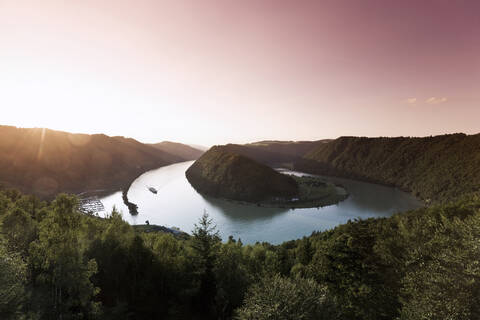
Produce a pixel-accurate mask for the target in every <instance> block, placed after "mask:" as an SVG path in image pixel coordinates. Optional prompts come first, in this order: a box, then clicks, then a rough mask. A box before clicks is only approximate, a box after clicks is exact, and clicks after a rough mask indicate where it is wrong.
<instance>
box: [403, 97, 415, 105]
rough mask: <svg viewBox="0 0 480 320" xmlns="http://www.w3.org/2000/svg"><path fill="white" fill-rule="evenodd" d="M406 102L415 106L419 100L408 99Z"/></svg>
mask: <svg viewBox="0 0 480 320" xmlns="http://www.w3.org/2000/svg"><path fill="white" fill-rule="evenodd" d="M405 102H406V103H408V104H415V102H417V98H408V99H406V100H405Z"/></svg>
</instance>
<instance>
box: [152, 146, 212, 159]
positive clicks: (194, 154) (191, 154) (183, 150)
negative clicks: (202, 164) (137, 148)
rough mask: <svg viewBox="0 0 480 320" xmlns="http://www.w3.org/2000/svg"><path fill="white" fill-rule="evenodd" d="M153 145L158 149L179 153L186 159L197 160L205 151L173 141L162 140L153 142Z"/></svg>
mask: <svg viewBox="0 0 480 320" xmlns="http://www.w3.org/2000/svg"><path fill="white" fill-rule="evenodd" d="M151 146H152V147H154V148H156V149H158V150H162V151H165V152H168V153H170V154H174V155H177V156H179V157H181V158H183V159H184V160H185V161H188V160H196V159H198V158H200V156H201V155H202V154H203V153H204V151H202V150H199V149H196V148H193V147H191V146H189V145H186V144H183V143H178V142H171V141H162V142H160V143H155V144H151Z"/></svg>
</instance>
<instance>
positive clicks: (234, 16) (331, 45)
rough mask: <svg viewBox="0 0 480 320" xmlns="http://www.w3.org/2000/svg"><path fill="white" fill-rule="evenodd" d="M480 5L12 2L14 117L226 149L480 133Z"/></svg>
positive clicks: (0, 70)
mask: <svg viewBox="0 0 480 320" xmlns="http://www.w3.org/2000/svg"><path fill="white" fill-rule="evenodd" d="M479 15H480V1H475V0H471V1H462V0H456V1H451V0H450V1H449V0H420V1H418V0H415V1H413V0H412V1H409V0H407V1H405V0H403V1H394V0H376V1H373V0H362V1H358V0H351V1H346V0H332V1H321V0H317V1H281V0H269V1H261V0H256V1H253V0H251V1H250V0H244V1H233V0H218V1H208V0H202V1H198V0H191V1H182V0H172V1H160V0H158V1H153V0H152V1H142V0H136V1H133V0H132V1H122V0H115V1H90V0H83V1H73V0H72V1H52V0H42V1H34V0H32V1H22V0H11V1H10V0H0V107H1V110H2V117H1V120H0V124H10V125H16V126H22V127H49V128H53V129H60V130H67V131H74V132H86V133H97V132H103V133H106V134H109V135H125V136H131V137H134V138H136V139H139V140H140V141H145V142H154V141H160V140H175V141H181V142H186V143H196V144H203V145H212V144H219V143H226V142H240V143H241V142H249V141H255V140H262V139H283V140H313V139H322V138H335V137H338V136H341V135H366V136H397V135H410V136H418V135H420V136H423V135H431V134H442V133H451V132H466V133H477V132H480V124H479V123H480V121H479V119H480V19H479Z"/></svg>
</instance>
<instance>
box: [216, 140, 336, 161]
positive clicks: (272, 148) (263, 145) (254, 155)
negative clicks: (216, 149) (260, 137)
mask: <svg viewBox="0 0 480 320" xmlns="http://www.w3.org/2000/svg"><path fill="white" fill-rule="evenodd" d="M329 141H331V140H318V141H259V142H254V143H248V144H243V145H242V144H227V145H225V146H224V147H225V148H226V150H229V151H231V152H234V153H238V154H241V155H244V156H246V157H249V158H251V159H253V160H255V161H258V162H261V163H263V164H266V165H269V166H283V167H287V166H291V165H293V163H294V162H296V161H298V160H300V159H302V157H303V156H304V155H305V154H307V153H308V152H309V151H311V150H313V149H314V148H316V147H317V146H319V145H322V144H325V143H327V142H329Z"/></svg>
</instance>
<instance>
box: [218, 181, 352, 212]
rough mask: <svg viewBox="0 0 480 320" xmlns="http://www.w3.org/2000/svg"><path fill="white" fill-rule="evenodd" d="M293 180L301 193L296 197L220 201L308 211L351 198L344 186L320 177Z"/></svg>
mask: <svg viewBox="0 0 480 320" xmlns="http://www.w3.org/2000/svg"><path fill="white" fill-rule="evenodd" d="M292 178H294V179H295V181H296V182H297V184H298V190H299V193H298V196H296V197H292V198H280V197H277V198H273V199H268V200H264V201H257V202H249V201H238V200H232V199H226V198H220V199H222V200H224V201H228V202H231V203H236V204H241V205H254V206H257V207H265V208H282V209H308V208H322V207H326V206H331V205H334V204H337V203H339V202H341V201H343V200H345V199H347V198H348V196H349V194H348V192H347V190H346V189H345V188H344V187H343V186H341V185H339V184H334V183H331V182H327V181H325V180H324V179H322V178H319V177H311V176H303V177H299V176H294V175H292Z"/></svg>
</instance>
